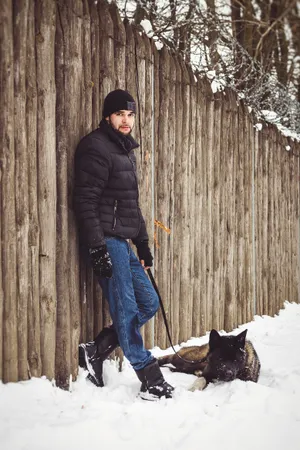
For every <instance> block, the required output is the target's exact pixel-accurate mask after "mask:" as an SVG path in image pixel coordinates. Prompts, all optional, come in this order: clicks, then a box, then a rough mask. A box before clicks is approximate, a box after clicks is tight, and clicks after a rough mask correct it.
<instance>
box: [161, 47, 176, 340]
mask: <svg viewBox="0 0 300 450" xmlns="http://www.w3.org/2000/svg"><path fill="white" fill-rule="evenodd" d="M169 56H170V58H169V64H170V72H169V105H168V116H169V119H170V120H169V123H168V147H169V148H168V160H169V172H168V193H167V195H168V196H169V212H168V222H167V223H166V224H165V225H166V226H167V227H168V228H169V229H170V230H171V232H170V234H169V235H167V234H166V232H164V236H162V238H163V239H165V240H167V242H168V265H167V267H166V275H167V276H166V278H165V279H166V280H167V285H168V294H167V295H168V298H169V299H170V301H169V305H170V306H169V308H170V316H169V317H170V325H171V327H170V330H171V336H172V339H173V336H174V328H175V326H174V325H175V324H174V322H173V317H174V301H173V299H174V265H173V261H174V239H176V237H175V236H174V189H175V186H174V175H175V172H174V171H175V167H174V164H175V140H176V127H177V122H176V120H172V118H174V117H176V114H177V111H176V104H175V98H176V61H175V59H174V56H173V55H172V54H170V55H169ZM157 176H159V174H157ZM162 269H163V270H164V271H165V267H164V268H162ZM166 345H167V347H168V346H169V340H168V339H167V344H166Z"/></svg>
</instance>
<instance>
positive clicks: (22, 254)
mask: <svg viewBox="0 0 300 450" xmlns="http://www.w3.org/2000/svg"><path fill="white" fill-rule="evenodd" d="M28 6H29V3H28V0H21V1H18V2H14V8H13V13H14V14H13V23H14V25H13V29H14V36H13V40H14V112H15V115H14V120H15V123H16V124H18V126H17V127H15V132H14V139H15V158H16V159H15V163H16V167H15V170H16V172H15V174H16V185H15V190H16V238H17V239H16V240H17V249H16V250H17V255H18V257H17V279H16V281H17V305H18V306H17V315H18V372H19V373H18V379H19V380H26V379H28V354H27V342H28V328H27V325H28V314H27V311H28V294H29V270H28V268H29V267H28V259H29V248H28V232H29V200H28V159H29V158H28V150H27V149H28V146H27V133H26V84H25V81H26V57H27V39H24V36H26V35H27V22H28Z"/></svg>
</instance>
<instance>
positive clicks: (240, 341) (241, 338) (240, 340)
mask: <svg viewBox="0 0 300 450" xmlns="http://www.w3.org/2000/svg"><path fill="white" fill-rule="evenodd" d="M247 331H248V330H244V331H242V332H241V333H240V334H238V335H237V336H236V337H235V339H236V344H237V346H238V347H239V348H244V347H245V343H246V334H247Z"/></svg>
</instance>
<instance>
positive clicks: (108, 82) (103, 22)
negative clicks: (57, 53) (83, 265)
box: [93, 0, 125, 335]
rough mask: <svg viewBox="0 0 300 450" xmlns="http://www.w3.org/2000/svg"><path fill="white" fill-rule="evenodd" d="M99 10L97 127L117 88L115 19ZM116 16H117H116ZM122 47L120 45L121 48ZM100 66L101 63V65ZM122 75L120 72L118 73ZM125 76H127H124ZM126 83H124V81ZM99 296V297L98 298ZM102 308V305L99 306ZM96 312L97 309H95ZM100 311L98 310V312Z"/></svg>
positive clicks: (105, 319) (106, 318) (105, 311)
mask: <svg viewBox="0 0 300 450" xmlns="http://www.w3.org/2000/svg"><path fill="white" fill-rule="evenodd" d="M97 8H98V16H99V27H100V36H99V39H100V42H99V46H100V48H99V58H100V61H101V65H100V72H99V75H98V76H100V80H99V78H98V79H97V81H96V82H97V85H98V83H100V91H99V100H100V104H99V106H98V112H96V111H95V112H94V114H97V125H98V123H99V121H100V119H101V118H102V112H101V110H102V105H103V101H104V98H105V97H106V95H107V94H108V93H109V92H110V91H112V90H113V89H115V87H116V78H115V77H116V72H115V36H114V23H113V19H112V17H111V14H110V6H109V5H108V3H107V2H106V1H104V0H100V1H99V2H98V4H97ZM115 15H116V14H115ZM120 34H121V35H122V39H125V35H124V30H122V32H121V33H120ZM121 47H122V45H121V44H120V48H121ZM99 64H100V63H99ZM118 74H119V75H120V72H118ZM124 76H125V74H124ZM123 83H124V81H123ZM95 94H96V93H95ZM100 105H101V107H100ZM94 283H96V285H94V289H93V292H94V304H95V303H99V302H102V324H103V325H104V326H105V325H108V324H109V323H110V322H111V318H110V313H109V308H108V303H107V301H105V298H104V295H103V294H102V295H101V296H100V295H99V294H100V290H99V286H98V282H97V281H96V280H95V281H94ZM98 295H99V296H98ZM99 307H100V304H99ZM94 311H95V308H94ZM97 311H99V313H100V309H99V308H98V306H97V308H96V311H95V312H97ZM98 322H99V319H97V316H96V317H95V318H94V324H95V325H96V324H97V323H98ZM98 332H99V330H95V332H94V335H96V334H97V333H98Z"/></svg>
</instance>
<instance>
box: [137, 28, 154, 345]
mask: <svg viewBox="0 0 300 450" xmlns="http://www.w3.org/2000/svg"><path fill="white" fill-rule="evenodd" d="M143 40H144V60H145V85H144V88H143V89H144V92H145V96H144V102H145V117H144V122H143V127H142V130H143V144H144V149H143V167H142V170H141V171H140V172H139V179H140V185H141V187H142V189H141V198H140V202H141V208H142V212H143V216H144V219H145V221H146V225H147V231H148V235H149V245H150V248H151V249H152V252H153V250H154V239H153V238H154V209H153V198H154V189H153V181H154V180H153V177H154V142H153V139H152V133H153V125H154V116H153V112H154V111H153V108H154V105H153V97H154V84H153V83H154V79H153V64H154V61H153V56H152V48H151V42H150V40H149V38H148V37H147V36H146V35H143ZM154 320H155V319H154V318H153V319H151V321H149V322H148V323H147V324H146V325H145V327H144V343H145V346H146V348H153V346H154Z"/></svg>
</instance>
